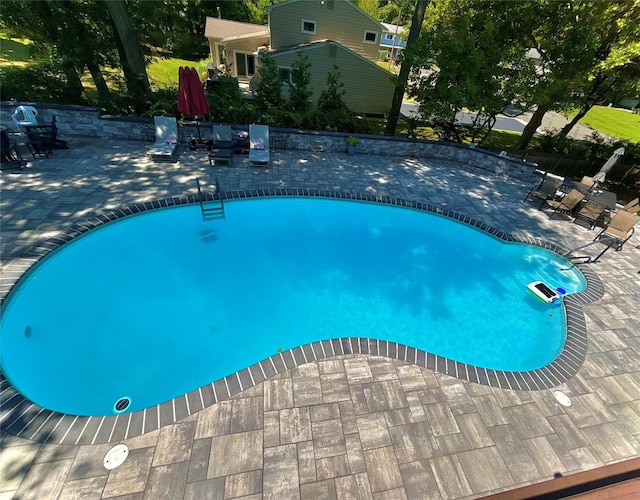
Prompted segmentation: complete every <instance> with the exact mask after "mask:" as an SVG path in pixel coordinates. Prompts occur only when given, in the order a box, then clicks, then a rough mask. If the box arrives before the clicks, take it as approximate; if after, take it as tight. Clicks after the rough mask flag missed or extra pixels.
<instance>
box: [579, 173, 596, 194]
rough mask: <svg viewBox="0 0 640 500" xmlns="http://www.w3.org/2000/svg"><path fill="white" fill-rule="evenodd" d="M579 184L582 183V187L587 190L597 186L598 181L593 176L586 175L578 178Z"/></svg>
mask: <svg viewBox="0 0 640 500" xmlns="http://www.w3.org/2000/svg"><path fill="white" fill-rule="evenodd" d="M580 184H582V186H583V188H584V189H586V190H587V191H589V192H591V191H592V190H593V189H594V188H597V187H598V181H596V180H595V179H594V178H593V177H589V176H587V175H585V176H583V177H582V179H581V180H580Z"/></svg>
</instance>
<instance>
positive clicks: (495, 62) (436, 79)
mask: <svg viewBox="0 0 640 500" xmlns="http://www.w3.org/2000/svg"><path fill="white" fill-rule="evenodd" d="M427 17H428V20H427V21H426V22H425V25H424V27H423V30H422V34H421V36H420V37H419V39H418V40H417V41H416V43H415V45H414V49H413V50H414V69H413V71H412V79H411V81H410V83H409V84H408V90H407V91H408V93H409V95H410V96H411V97H415V98H416V100H417V101H418V102H419V103H420V108H419V109H420V114H421V115H422V118H423V120H425V121H428V122H431V123H432V124H433V125H434V128H435V129H436V132H437V133H438V135H439V136H440V138H441V139H444V140H454V141H457V142H462V141H463V139H466V134H467V133H468V132H471V141H472V142H473V143H476V144H479V143H481V142H482V141H483V140H484V138H486V136H487V135H488V133H489V132H490V131H491V129H492V127H493V125H494V124H495V121H496V116H497V115H498V113H500V112H501V111H502V110H503V109H505V107H506V106H507V105H508V104H509V103H511V102H513V101H514V100H517V98H518V94H519V93H521V92H522V88H523V84H524V83H526V80H524V81H521V78H522V75H525V74H532V73H533V67H532V65H531V64H530V63H529V62H528V61H527V60H526V59H525V58H524V53H525V46H524V45H523V44H522V43H519V42H518V32H519V27H517V26H513V25H512V24H511V22H510V19H511V16H510V8H509V5H508V4H506V3H504V2H487V3H483V4H478V2H475V1H474V0H457V1H455V2H451V1H449V0H438V1H434V2H432V3H431V4H430V6H429V8H428V15H427ZM418 54H419V56H418ZM424 68H426V70H425V69H424ZM463 110H464V111H468V112H470V115H469V116H470V118H471V123H470V124H468V123H467V124H466V125H464V126H460V125H458V124H457V121H458V116H459V115H458V114H459V113H460V112H461V111H463Z"/></svg>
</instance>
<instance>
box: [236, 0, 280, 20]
mask: <svg viewBox="0 0 640 500" xmlns="http://www.w3.org/2000/svg"><path fill="white" fill-rule="evenodd" d="M280 1H281V0H243V3H244V5H245V6H246V8H247V10H248V11H249V22H250V23H253V24H267V10H266V9H267V7H271V6H272V5H273V4H274V3H278V2H280Z"/></svg>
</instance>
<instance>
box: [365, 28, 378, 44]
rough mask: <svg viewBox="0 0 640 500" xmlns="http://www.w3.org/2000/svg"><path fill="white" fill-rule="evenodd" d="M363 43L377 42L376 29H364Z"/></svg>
mask: <svg viewBox="0 0 640 500" xmlns="http://www.w3.org/2000/svg"><path fill="white" fill-rule="evenodd" d="M363 42H364V43H378V32H377V31H369V30H367V31H365V32H364V40H363Z"/></svg>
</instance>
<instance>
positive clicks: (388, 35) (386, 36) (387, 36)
mask: <svg viewBox="0 0 640 500" xmlns="http://www.w3.org/2000/svg"><path fill="white" fill-rule="evenodd" d="M384 37H385V38H386V39H387V40H393V33H385V34H384Z"/></svg>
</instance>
